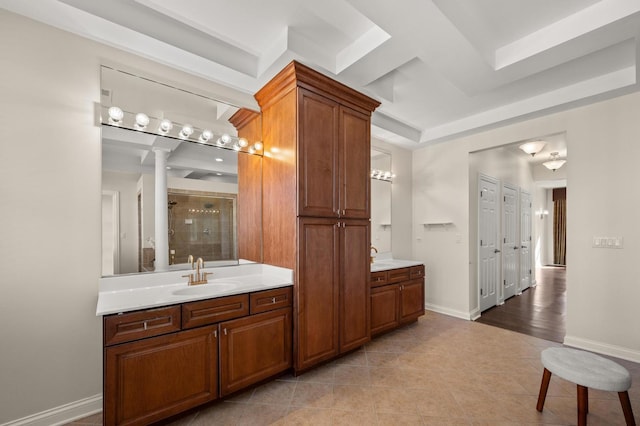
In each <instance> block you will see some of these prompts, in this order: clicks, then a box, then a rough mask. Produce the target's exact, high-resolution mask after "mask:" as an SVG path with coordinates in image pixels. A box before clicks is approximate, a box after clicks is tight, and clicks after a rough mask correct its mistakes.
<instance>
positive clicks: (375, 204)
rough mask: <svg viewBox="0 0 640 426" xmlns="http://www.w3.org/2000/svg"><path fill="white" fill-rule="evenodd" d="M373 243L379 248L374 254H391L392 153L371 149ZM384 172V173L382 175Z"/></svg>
mask: <svg viewBox="0 0 640 426" xmlns="http://www.w3.org/2000/svg"><path fill="white" fill-rule="evenodd" d="M371 169H372V177H371V244H372V245H373V246H374V247H375V248H376V249H377V250H378V253H377V254H376V253H375V252H372V254H373V255H375V256H376V257H377V256H381V255H385V254H386V255H389V256H391V187H392V183H391V177H390V176H389V177H388V178H385V175H384V173H385V172H389V173H391V154H389V153H386V152H383V151H381V150H379V149H376V148H372V149H371ZM380 172H382V175H380Z"/></svg>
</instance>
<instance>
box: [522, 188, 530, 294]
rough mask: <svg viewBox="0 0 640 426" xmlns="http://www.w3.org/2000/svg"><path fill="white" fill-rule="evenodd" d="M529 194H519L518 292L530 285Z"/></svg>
mask: <svg viewBox="0 0 640 426" xmlns="http://www.w3.org/2000/svg"><path fill="white" fill-rule="evenodd" d="M531 263H532V262H531V194H529V193H528V192H525V191H521V192H520V291H523V290H525V289H527V288H529V286H530V285H531V277H532V271H531V270H532V265H531Z"/></svg>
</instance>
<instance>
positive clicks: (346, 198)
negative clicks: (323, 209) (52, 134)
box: [338, 107, 371, 219]
mask: <svg viewBox="0 0 640 426" xmlns="http://www.w3.org/2000/svg"><path fill="white" fill-rule="evenodd" d="M370 128H371V126H370V124H369V117H368V116H367V115H365V114H362V113H359V112H357V111H354V110H352V109H350V108H345V107H340V133H341V134H340V170H341V172H342V173H341V175H340V176H341V181H340V189H339V190H338V192H339V193H340V197H341V198H340V209H341V211H340V215H341V216H342V217H349V218H354V219H369V216H370V211H371V207H370V203H369V197H370V193H371V190H370V188H369V186H370V185H371V177H370V176H369V174H368V173H362V171H363V170H370V169H371V143H370V141H371V137H370V135H369V132H370Z"/></svg>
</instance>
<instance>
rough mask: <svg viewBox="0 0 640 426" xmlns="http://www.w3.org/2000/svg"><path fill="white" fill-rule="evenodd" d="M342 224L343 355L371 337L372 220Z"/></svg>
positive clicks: (341, 316) (341, 341) (342, 222)
mask: <svg viewBox="0 0 640 426" xmlns="http://www.w3.org/2000/svg"><path fill="white" fill-rule="evenodd" d="M340 223H341V226H340V227H339V228H338V229H339V230H340V255H341V256H340V257H341V258H340V269H341V274H340V278H341V279H340V352H346V351H349V350H351V349H355V348H357V347H358V346H361V345H363V344H365V343H366V342H368V341H369V340H370V338H371V327H370V324H371V323H370V302H371V301H370V297H369V277H370V274H371V272H370V269H371V266H370V260H369V251H370V247H371V245H370V243H369V241H370V239H371V237H370V235H371V232H370V226H369V221H368V220H343V221H341V222H340Z"/></svg>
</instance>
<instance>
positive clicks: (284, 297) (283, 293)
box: [249, 287, 292, 315]
mask: <svg viewBox="0 0 640 426" xmlns="http://www.w3.org/2000/svg"><path fill="white" fill-rule="evenodd" d="M291 297H292V291H291V287H283V288H276V289H273V290H265V291H259V292H256V293H251V296H250V297H249V305H250V307H251V309H250V310H251V314H252V315H253V314H259V313H260V312H267V311H272V310H274V309H279V308H285V307H287V306H291Z"/></svg>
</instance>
